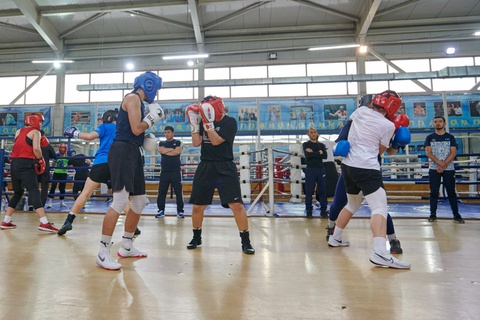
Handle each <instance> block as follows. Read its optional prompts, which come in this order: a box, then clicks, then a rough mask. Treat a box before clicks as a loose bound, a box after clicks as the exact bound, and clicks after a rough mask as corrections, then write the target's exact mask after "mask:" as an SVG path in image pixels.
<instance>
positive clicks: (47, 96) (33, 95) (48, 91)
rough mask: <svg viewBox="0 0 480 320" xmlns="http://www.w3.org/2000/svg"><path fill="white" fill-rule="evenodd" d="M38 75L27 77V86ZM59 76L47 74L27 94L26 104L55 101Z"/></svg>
mask: <svg viewBox="0 0 480 320" xmlns="http://www.w3.org/2000/svg"><path fill="white" fill-rule="evenodd" d="M35 80H37V77H27V87H28V86H29V85H30V84H31V83H32V82H33V81H35ZM56 88H57V76H45V77H43V78H42V79H41V80H40V81H38V82H37V83H36V84H35V85H34V86H33V87H32V88H31V89H30V90H28V92H27V93H26V94H25V104H39V103H55V94H56V91H57V90H56Z"/></svg>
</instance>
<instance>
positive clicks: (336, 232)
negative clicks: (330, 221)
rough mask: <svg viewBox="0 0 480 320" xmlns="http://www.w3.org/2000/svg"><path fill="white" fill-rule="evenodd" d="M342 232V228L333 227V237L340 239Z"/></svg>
mask: <svg viewBox="0 0 480 320" xmlns="http://www.w3.org/2000/svg"><path fill="white" fill-rule="evenodd" d="M342 232H343V229H342V228H340V227H339V226H336V227H335V230H334V231H333V235H332V237H333V239H337V240H341V239H342Z"/></svg>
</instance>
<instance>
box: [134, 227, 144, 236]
mask: <svg viewBox="0 0 480 320" xmlns="http://www.w3.org/2000/svg"><path fill="white" fill-rule="evenodd" d="M141 233H142V230H140V229H138V227H137V228H136V229H135V232H134V233H133V234H134V235H135V236H138V235H140V234H141Z"/></svg>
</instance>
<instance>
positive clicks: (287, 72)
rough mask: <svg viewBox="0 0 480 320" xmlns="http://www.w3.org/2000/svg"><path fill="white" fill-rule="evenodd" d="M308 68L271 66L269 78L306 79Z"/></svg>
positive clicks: (299, 65)
mask: <svg viewBox="0 0 480 320" xmlns="http://www.w3.org/2000/svg"><path fill="white" fill-rule="evenodd" d="M306 73H307V71H306V68H305V65H304V64H293V65H282V66H269V67H268V77H269V78H280V77H305V76H306Z"/></svg>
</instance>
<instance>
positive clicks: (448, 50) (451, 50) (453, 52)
mask: <svg viewBox="0 0 480 320" xmlns="http://www.w3.org/2000/svg"><path fill="white" fill-rule="evenodd" d="M446 53H447V54H455V48H454V47H450V48H447V51H446Z"/></svg>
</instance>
